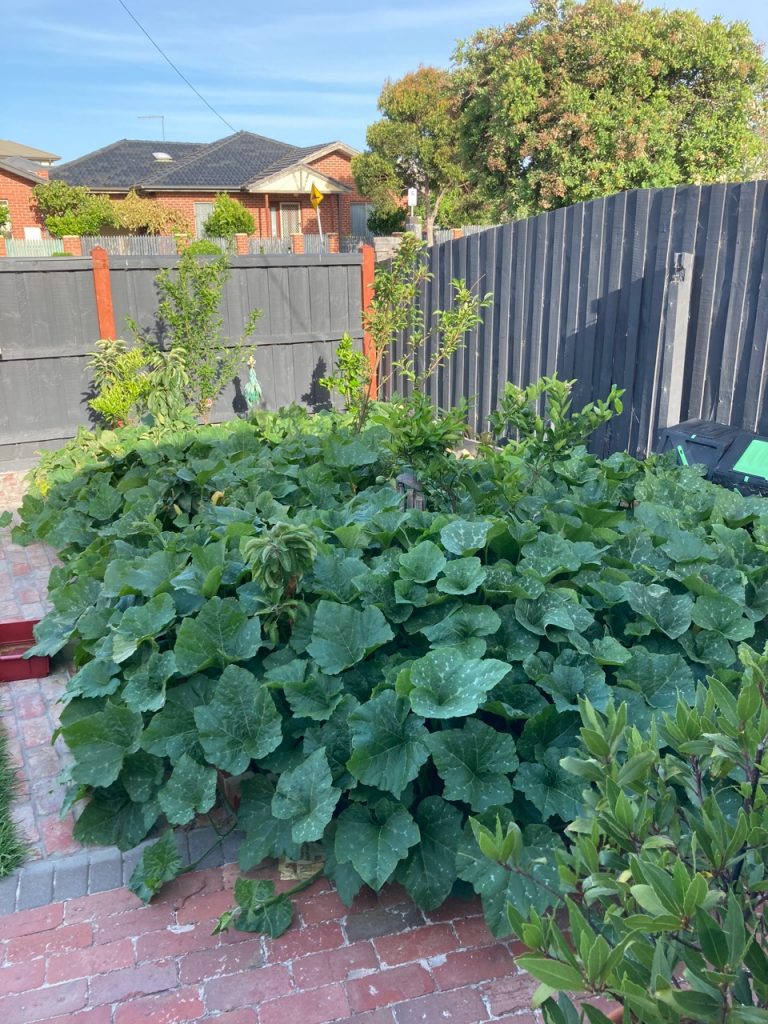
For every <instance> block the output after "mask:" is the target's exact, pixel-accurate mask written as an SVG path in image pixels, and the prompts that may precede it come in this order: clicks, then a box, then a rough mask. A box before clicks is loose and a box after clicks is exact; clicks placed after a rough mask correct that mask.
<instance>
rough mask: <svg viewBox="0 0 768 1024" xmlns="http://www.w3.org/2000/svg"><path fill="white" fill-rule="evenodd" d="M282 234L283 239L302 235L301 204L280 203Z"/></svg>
mask: <svg viewBox="0 0 768 1024" xmlns="http://www.w3.org/2000/svg"><path fill="white" fill-rule="evenodd" d="M280 234H281V235H282V237H283V238H290V236H291V235H300V234H301V204H300V203H280Z"/></svg>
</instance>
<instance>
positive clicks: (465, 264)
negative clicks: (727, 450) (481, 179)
mask: <svg viewBox="0 0 768 1024" xmlns="http://www.w3.org/2000/svg"><path fill="white" fill-rule="evenodd" d="M767 240H768V182H766V181H758V182H748V183H746V184H728V185H707V186H680V187H676V188H667V189H652V190H639V191H634V192H625V193H621V194H619V195H615V196H609V197H608V198H605V199H599V200H595V201H593V202H590V203H582V204H579V205H577V206H571V207H568V208H566V209H562V210H556V211H553V212H552V213H547V214H542V215H540V216H538V217H533V218H531V219H530V220H523V221H516V222H514V223H510V224H505V225H502V226H501V227H497V228H491V229H489V230H487V231H484V232H482V233H480V234H475V235H472V236H470V237H466V238H461V239H457V240H454V241H447V242H444V243H442V244H440V245H435V246H433V247H432V248H431V250H430V270H431V272H432V275H433V278H432V281H431V282H430V283H429V284H428V285H427V286H426V288H425V293H424V296H423V305H424V309H425V310H426V315H427V317H428V318H431V317H432V315H433V313H434V311H435V310H437V309H442V308H445V307H446V306H447V305H449V304H450V297H451V279H452V278H464V279H465V280H466V281H467V282H468V283H469V284H471V285H472V286H474V288H475V289H476V290H477V291H478V292H479V293H485V292H487V291H491V292H493V304H492V306H490V307H489V308H488V309H486V310H485V317H484V323H483V325H482V326H481V327H479V328H478V329H477V330H476V331H474V332H473V333H472V335H471V337H470V338H469V339H468V342H467V345H466V347H465V349H464V350H463V351H460V352H458V353H457V354H456V356H455V357H454V358H453V360H452V361H451V363H450V365H449V366H448V367H447V368H446V369H445V370H444V371H442V372H440V373H439V374H438V376H437V379H436V380H435V382H434V383H433V385H432V387H431V393H432V396H433V399H434V400H435V402H436V403H439V405H441V406H442V407H444V408H447V407H449V406H451V405H453V404H455V402H456V401H457V400H458V399H459V398H461V397H467V398H470V399H471V400H472V405H473V412H472V418H471V421H470V422H471V426H472V427H473V428H474V429H475V430H482V429H485V427H486V425H487V418H488V414H489V412H491V410H493V409H494V408H495V407H496V405H497V403H498V399H499V396H500V394H501V392H502V391H503V387H504V383H505V382H506V381H514V382H515V383H516V384H519V385H525V384H527V383H529V382H530V381H533V380H536V379H537V378H538V377H539V376H541V375H542V374H552V373H554V372H555V371H556V372H557V373H558V375H559V376H560V377H561V378H566V379H573V378H575V379H576V380H577V381H578V384H577V386H576V387H575V389H574V394H575V404H576V405H581V404H584V403H586V402H588V401H590V400H592V399H595V398H597V397H600V396H604V395H606V394H607V392H608V391H609V389H610V386H611V384H612V383H615V384H617V385H619V386H620V387H622V388H624V389H625V390H626V394H625V398H624V405H625V411H624V413H623V415H622V416H621V417H619V418H618V419H617V420H616V421H614V422H613V423H612V424H611V425H610V427H609V429H607V430H606V431H605V432H604V433H603V434H602V436H601V437H600V439H599V446H598V447H599V449H600V450H602V451H603V452H609V451H617V450H624V449H629V450H630V451H632V452H635V453H638V454H643V453H645V452H647V451H649V450H650V449H651V448H652V446H653V443H654V439H655V436H656V433H657V430H658V428H659V427H660V426H664V425H667V424H669V423H674V422H679V421H680V420H684V419H693V418H704V419H713V420H716V421H719V422H722V423H731V424H734V425H738V426H743V427H746V428H748V429H752V430H757V431H758V432H762V433H768V402H767V401H766V389H767V388H768V365H767V364H768V351H767V349H768V345H767V340H768V248H767V246H766V242H767ZM398 354H399V351H398ZM393 389H394V390H403V382H402V380H400V379H398V378H397V376H395V377H394V379H393V380H392V381H391V382H390V383H389V384H388V385H387V386H386V388H385V393H386V394H391V392H392V390H393Z"/></svg>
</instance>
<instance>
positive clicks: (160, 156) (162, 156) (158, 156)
mask: <svg viewBox="0 0 768 1024" xmlns="http://www.w3.org/2000/svg"><path fill="white" fill-rule="evenodd" d="M152 156H153V157H154V158H155V160H158V161H159V162H160V163H167V161H169V160H173V157H172V156H171V154H170V153H153V154H152Z"/></svg>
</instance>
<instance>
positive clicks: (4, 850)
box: [0, 708, 27, 878]
mask: <svg viewBox="0 0 768 1024" xmlns="http://www.w3.org/2000/svg"><path fill="white" fill-rule="evenodd" d="M18 781H19V780H18V775H17V773H16V768H15V766H14V764H13V762H12V760H11V755H10V753H9V751H8V739H7V737H6V735H5V731H4V730H3V725H2V709H1V708H0V878H4V877H5V876H6V875H10V873H11V872H12V871H15V870H16V868H17V867H18V866H19V865H20V864H21V863H22V862H23V861H24V860H25V858H26V856H27V844H26V842H25V841H24V839H23V838H22V836H21V834H20V832H19V828H18V826H17V825H16V822H15V821H14V820H13V818H12V817H11V805H12V803H13V799H14V796H15V794H16V791H17V788H18Z"/></svg>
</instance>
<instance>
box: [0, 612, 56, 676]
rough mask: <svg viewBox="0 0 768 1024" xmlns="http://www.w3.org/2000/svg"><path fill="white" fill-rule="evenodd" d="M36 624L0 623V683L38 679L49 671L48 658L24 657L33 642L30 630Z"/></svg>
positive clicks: (34, 622)
mask: <svg viewBox="0 0 768 1024" xmlns="http://www.w3.org/2000/svg"><path fill="white" fill-rule="evenodd" d="M37 622H38V620H37V619H36V620H34V621H33V622H0V683H10V682H12V681H13V680H14V679H40V678H42V676H47V675H48V673H49V672H50V671H51V659H50V658H48V657H39V656H38V655H35V657H33V658H25V657H24V653H25V652H26V651H28V650H29V648H30V647H32V645H33V644H34V642H35V638H34V635H33V633H32V629H33V627H34V626H36V625H37Z"/></svg>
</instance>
